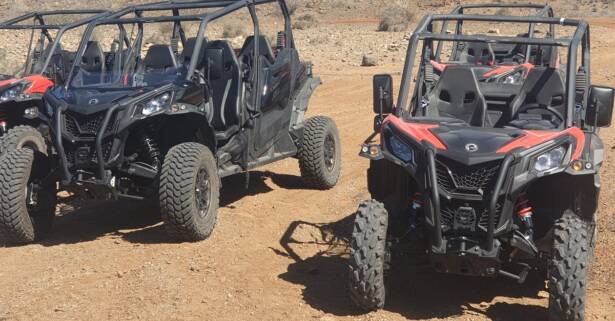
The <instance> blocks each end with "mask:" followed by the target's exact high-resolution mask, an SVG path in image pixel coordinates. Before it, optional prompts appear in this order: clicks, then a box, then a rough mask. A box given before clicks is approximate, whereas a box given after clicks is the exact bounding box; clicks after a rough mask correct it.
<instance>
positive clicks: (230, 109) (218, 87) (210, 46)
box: [204, 40, 241, 140]
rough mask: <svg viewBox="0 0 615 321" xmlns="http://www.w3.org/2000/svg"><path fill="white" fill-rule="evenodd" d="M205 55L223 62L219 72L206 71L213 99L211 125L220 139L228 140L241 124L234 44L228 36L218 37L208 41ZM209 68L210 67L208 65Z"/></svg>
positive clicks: (237, 65) (238, 72) (238, 76)
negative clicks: (223, 38)
mask: <svg viewBox="0 0 615 321" xmlns="http://www.w3.org/2000/svg"><path fill="white" fill-rule="evenodd" d="M204 50H205V52H204V56H205V57H209V58H208V61H211V62H216V63H221V64H222V66H218V67H222V68H217V69H219V70H221V72H220V73H217V74H211V75H207V76H208V79H209V81H210V86H211V90H212V100H213V118H212V126H213V127H214V129H215V130H216V131H217V132H218V134H217V135H216V137H217V138H218V140H227V139H228V138H230V137H231V136H232V135H233V134H234V133H235V132H237V130H238V129H239V125H240V109H239V99H238V96H239V88H240V81H241V77H240V71H239V63H238V62H237V57H236V56H235V52H234V51H233V48H232V47H231V45H230V44H229V42H228V41H226V40H216V41H211V42H208V43H207V46H205V49H204ZM205 68H206V69H207V67H205Z"/></svg>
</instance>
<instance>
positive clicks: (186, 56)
mask: <svg viewBox="0 0 615 321" xmlns="http://www.w3.org/2000/svg"><path fill="white" fill-rule="evenodd" d="M195 46H196V38H188V39H186V43H184V48H183V49H182V53H181V59H182V62H183V64H184V65H188V64H190V62H191V61H192V56H193V55H195V54H196V53H195V52H194V47H195ZM205 48H207V38H205V39H204V40H203V44H202V45H201V52H200V53H199V57H198V59H199V61H198V62H197V64H196V68H197V69H201V68H202V67H203V66H202V64H203V58H204V56H205Z"/></svg>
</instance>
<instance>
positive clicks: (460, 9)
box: [436, 3, 555, 62]
mask: <svg viewBox="0 0 615 321" xmlns="http://www.w3.org/2000/svg"><path fill="white" fill-rule="evenodd" d="M467 9H536V10H537V12H536V13H535V14H534V15H533V16H535V17H549V18H552V17H553V16H554V12H553V8H552V7H551V6H550V5H548V4H544V5H541V4H533V3H489V4H478V3H473V4H462V5H459V6H457V7H455V8H454V9H453V10H452V11H451V12H450V13H449V14H450V15H461V14H465V11H466V10H467ZM447 27H448V21H444V22H443V23H442V34H446V30H447ZM535 27H536V25H535V24H534V23H530V24H529V30H528V36H529V37H533V35H534V29H535ZM462 32H463V21H462V20H459V21H457V23H456V25H455V34H456V35H460V34H461V33H462ZM549 33H550V34H551V35H554V34H555V26H554V25H550V26H549ZM456 49H457V43H454V44H453V52H452V57H453V59H457V58H458V56H457V50H456ZM531 50H532V49H531V46H528V47H527V49H526V53H525V57H526V58H525V59H526V62H528V61H529V58H530V53H531ZM441 53H442V42H439V43H438V47H437V49H436V60H438V59H439V57H440V55H441Z"/></svg>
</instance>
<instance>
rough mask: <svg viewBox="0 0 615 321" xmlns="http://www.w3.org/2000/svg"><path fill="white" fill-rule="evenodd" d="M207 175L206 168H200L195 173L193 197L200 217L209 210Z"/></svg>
mask: <svg viewBox="0 0 615 321" xmlns="http://www.w3.org/2000/svg"><path fill="white" fill-rule="evenodd" d="M209 185H210V184H209V175H208V174H207V170H205V169H201V170H199V172H198V174H197V175H196V185H195V187H194V198H195V200H196V207H197V209H198V210H199V215H201V216H202V217H203V216H205V215H206V214H207V211H208V210H209V203H210V197H209V194H210V193H209V190H210V186H209Z"/></svg>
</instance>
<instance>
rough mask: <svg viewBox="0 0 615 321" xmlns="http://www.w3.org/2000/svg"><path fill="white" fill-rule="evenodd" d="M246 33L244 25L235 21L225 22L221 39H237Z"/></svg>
mask: <svg viewBox="0 0 615 321" xmlns="http://www.w3.org/2000/svg"><path fill="white" fill-rule="evenodd" d="M246 33H247V31H246V27H245V26H244V24H243V23H241V22H240V21H236V20H233V21H229V22H227V23H226V24H224V27H223V29H222V37H224V38H237V37H241V36H245V35H246Z"/></svg>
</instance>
